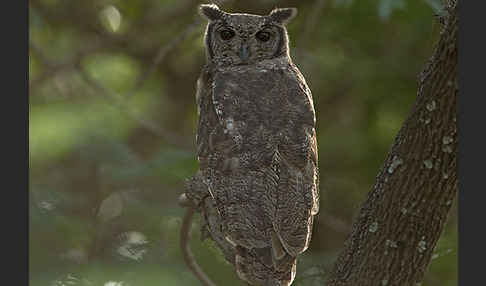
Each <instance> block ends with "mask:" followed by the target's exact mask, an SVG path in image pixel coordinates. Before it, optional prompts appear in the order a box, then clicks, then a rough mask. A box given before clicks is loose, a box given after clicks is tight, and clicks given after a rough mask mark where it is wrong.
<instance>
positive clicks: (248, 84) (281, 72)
mask: <svg viewBox="0 0 486 286" xmlns="http://www.w3.org/2000/svg"><path fill="white" fill-rule="evenodd" d="M199 8H200V9H199V10H200V14H201V15H202V16H203V17H205V18H207V19H208V20H209V23H208V25H207V28H206V34H205V45H206V54H207V64H206V66H205V67H204V69H203V71H202V74H201V76H200V78H199V80H198V84H197V94H196V101H197V105H198V116H199V118H198V127H197V137H196V142H197V153H198V161H199V172H198V175H196V176H195V177H194V178H192V179H191V180H190V181H189V191H188V193H187V196H188V197H189V198H190V199H192V200H193V201H194V202H196V204H197V205H198V206H199V211H200V212H201V213H202V215H203V219H204V225H203V228H204V229H203V232H204V233H206V234H208V235H209V236H211V238H212V239H213V240H215V241H216V243H217V244H218V246H219V247H220V248H221V249H222V251H223V253H224V255H225V257H226V259H227V260H228V261H229V262H231V263H232V264H234V265H235V267H236V272H237V274H238V276H239V277H240V278H241V279H242V280H245V281H246V282H248V283H249V284H251V285H265V286H270V285H290V284H291V283H292V281H293V279H294V277H295V273H296V258H297V256H298V255H299V254H301V253H302V252H304V251H305V250H306V249H307V247H308V246H309V242H310V239H311V233H312V222H313V217H314V215H316V214H317V212H318V210H319V193H318V183H319V182H318V181H319V179H318V177H319V175H318V167H317V142H316V132H315V113H314V106H313V102H312V95H311V91H310V89H309V88H308V86H307V84H306V82H305V79H304V77H303V76H302V74H301V73H300V71H299V70H298V69H297V67H296V66H295V65H294V64H293V63H292V60H291V58H290V55H289V43H288V35H287V30H286V28H285V24H286V23H288V22H289V21H290V20H291V19H292V18H293V17H294V16H295V14H296V9H295V8H284V9H275V10H273V11H271V12H270V14H268V15H265V16H259V15H250V14H234V13H227V12H224V11H222V10H220V9H219V8H218V7H217V6H216V5H214V4H208V5H200V7H199Z"/></svg>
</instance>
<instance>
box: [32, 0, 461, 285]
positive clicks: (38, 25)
mask: <svg viewBox="0 0 486 286" xmlns="http://www.w3.org/2000/svg"><path fill="white" fill-rule="evenodd" d="M316 3H317V2H316V1H274V0H272V1H228V2H227V3H225V4H222V5H221V7H222V8H223V9H227V10H230V11H238V12H243V11H250V12H253V13H259V14H267V13H268V12H269V11H270V10H271V9H273V8H274V7H275V6H279V7H284V6H296V7H297V8H298V9H299V14H298V16H297V17H296V18H295V19H294V20H293V21H292V22H291V23H290V24H289V27H288V28H289V36H290V40H291V55H292V57H293V59H294V61H295V63H296V64H297V65H298V66H299V68H300V69H301V71H302V72H303V73H304V75H305V77H306V79H307V82H308V84H309V86H310V88H311V89H312V92H313V97H314V103H315V109H316V112H317V133H318V142H319V160H320V162H319V166H320V172H321V198H322V199H321V210H322V213H321V215H320V216H319V217H318V219H317V221H316V223H315V231H314V236H313V239H312V244H311V246H310V248H309V250H308V251H307V252H306V253H305V255H304V256H303V257H302V259H300V260H299V262H298V266H297V268H298V271H297V277H296V280H295V283H294V284H295V285H299V286H301V285H302V286H303V285H322V283H323V282H322V281H323V280H324V279H325V277H326V275H327V272H328V271H329V270H330V269H329V268H330V267H331V265H332V263H333V262H334V260H335V259H336V257H337V255H338V253H339V251H340V249H341V248H342V246H343V241H344V239H345V238H346V235H347V234H346V233H344V232H343V231H342V229H339V228H336V227H335V225H333V224H330V223H329V221H328V220H326V219H324V217H323V216H332V219H336V220H338V221H339V222H340V223H341V224H342V225H344V228H345V227H346V226H348V227H349V225H350V224H351V222H352V219H353V218H354V216H355V215H356V212H357V211H358V207H359V205H360V204H361V202H362V201H363V200H364V198H365V196H366V194H367V193H368V191H369V190H370V189H371V186H372V184H373V183H374V180H375V176H376V174H377V172H378V170H379V168H380V167H381V165H382V163H383V160H384V159H385V156H386V153H387V152H388V150H389V148H390V145H391V143H392V142H393V139H394V136H395V135H396V134H397V132H398V130H399V128H400V126H401V124H402V122H403V121H404V119H405V117H406V116H407V114H408V112H409V110H410V108H411V106H412V103H413V101H414V99H415V97H416V92H417V86H418V84H417V75H418V74H419V73H420V72H421V70H422V69H423V67H424V64H425V62H426V61H427V59H428V58H429V56H430V55H431V54H432V50H433V46H434V43H435V42H436V40H437V38H438V34H439V28H440V25H439V24H438V23H437V22H436V20H435V18H434V15H433V14H434V13H438V14H440V11H441V9H442V8H441V7H442V6H441V4H440V2H439V1H436V0H427V1H409V0H375V1H350V0H335V1H325V2H324V3H325V4H324V5H323V8H322V11H318V10H316ZM196 4H197V3H196V2H195V1H168V0H167V1H161V0H136V1H121V0H111V1H102V2H99V1H56V0H36V1H34V0H33V1H29V8H30V9H29V28H30V32H29V36H30V41H31V49H30V51H29V81H30V94H29V165H30V170H29V187H30V189H29V234H30V236H29V251H30V257H29V258H30V259H29V264H30V265H29V266H30V267H29V270H30V274H29V277H30V282H31V285H69V284H70V283H71V284H72V285H107V286H115V285H124V286H126V285H132V286H134V285H147V286H150V285H197V284H198V282H197V280H196V279H195V278H194V277H193V276H192V275H191V273H190V272H189V271H188V269H187V267H186V266H185V265H184V262H183V259H182V257H181V251H180V248H179V230H180V227H181V218H182V215H183V209H182V208H180V207H179V206H178V205H177V197H178V195H179V194H180V193H181V192H182V191H183V188H184V186H183V181H184V179H185V178H187V177H189V176H191V175H192V174H194V173H195V172H196V170H197V160H196V154H195V149H194V147H193V146H194V141H195V138H194V133H195V128H196V120H197V116H196V106H195V100H194V94H195V85H196V79H197V77H198V75H199V72H200V69H201V67H202V65H203V63H204V61H205V56H204V46H203V40H202V35H203V31H204V24H202V23H201V24H196V25H195V27H196V30H197V32H195V33H192V34H191V33H189V34H188V36H187V37H185V38H184V40H183V41H182V42H180V43H178V44H175V45H174V46H173V48H167V52H166V54H165V57H164V58H163V59H162V61H161V62H160V63H159V64H158V65H156V66H155V65H154V61H155V58H156V57H157V55H158V53H159V50H160V48H161V47H169V46H170V45H171V44H170V43H173V41H174V40H175V39H177V38H178V36H179V35H181V33H183V32H184V31H186V30H185V29H186V27H187V26H188V25H191V23H193V22H194V20H195V19H197V16H196V6H195V5H196ZM109 7H112V8H109ZM107 9H108V10H107ZM117 13H119V15H118V16H117ZM316 13H317V14H316ZM110 17H112V18H111V19H110ZM113 17H114V18H113ZM312 19H316V20H315V21H316V22H315V23H314V24H312V23H311V21H313V20H312ZM110 21H112V22H110ZM113 21H114V22H113ZM117 21H119V27H118V28H117V27H116V26H117ZM199 227H200V225H199V220H196V222H195V223H194V225H193V235H192V236H193V237H192V240H191V246H192V248H193V250H194V253H195V255H196V257H197V260H198V262H199V263H200V264H201V265H202V267H203V268H204V270H205V271H206V272H207V273H208V275H209V276H210V277H211V278H212V279H213V280H214V281H215V282H217V284H218V285H229V284H231V285H243V284H242V283H241V282H240V280H239V279H237V277H236V274H235V273H234V270H233V268H232V266H231V265H230V264H228V263H227V262H226V261H225V260H224V259H223V257H222V254H221V252H220V250H219V249H218V248H217V247H216V246H215V245H214V243H212V242H210V241H207V240H206V241H200V238H199ZM436 254H437V255H436V256H434V259H433V261H432V263H431V266H430V269H429V271H428V273H427V276H426V280H425V281H424V283H423V285H424V286H433V285H445V286H452V285H456V283H457V262H456V257H457V222H456V211H454V212H452V213H451V216H450V220H449V222H448V225H447V228H446V231H445V232H444V234H443V235H442V237H441V239H440V241H439V244H438V246H437V248H436Z"/></svg>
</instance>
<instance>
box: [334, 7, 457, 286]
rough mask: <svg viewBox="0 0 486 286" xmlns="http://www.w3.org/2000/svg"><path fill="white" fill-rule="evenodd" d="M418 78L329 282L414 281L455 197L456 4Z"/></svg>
mask: <svg viewBox="0 0 486 286" xmlns="http://www.w3.org/2000/svg"><path fill="white" fill-rule="evenodd" d="M447 11H449V14H448V15H447V16H445V17H446V22H445V23H446V24H445V26H444V28H443V30H442V32H441V37H440V40H439V43H438V44H437V47H436V50H435V52H434V54H433V56H432V57H431V59H430V60H429V63H428V64H427V65H426V67H425V69H424V72H423V73H422V74H421V75H420V81H419V89H418V96H417V100H416V102H415V104H414V106H413V108H412V110H411V112H410V114H409V116H408V118H407V119H406V121H405V123H404V124H403V126H402V128H401V130H400V131H399V133H398V135H397V137H396V138H395V141H394V143H393V145H392V148H391V151H390V152H389V154H388V157H387V159H386V160H385V163H384V165H383V167H382V169H381V171H380V173H379V174H378V176H377V181H376V183H375V185H374V187H373V189H372V190H371V192H370V193H369V194H368V198H367V200H366V201H365V202H364V204H363V205H362V207H361V210H360V213H359V216H358V218H357V219H356V220H355V222H354V224H353V227H352V231H351V235H350V237H349V238H348V240H347V241H346V243H345V249H344V251H343V252H342V253H341V255H340V256H339V258H338V260H337V262H336V264H335V265H334V269H333V271H332V272H331V275H330V277H329V279H328V283H327V285H328V286H336V285H340V286H343V285H362V286H367V285H417V283H420V282H421V281H422V280H423V278H424V274H425V271H426V269H427V267H428V265H429V263H430V260H431V257H432V254H433V250H434V248H435V246H436V243H437V241H438V239H439V237H440V235H441V233H442V231H443V229H444V225H445V222H446V220H447V216H448V214H449V211H450V209H451V206H452V201H453V200H454V199H455V197H456V194H457V170H456V167H457V141H458V140H457V127H456V108H457V92H458V88H457V23H458V16H457V1H451V2H450V3H449V6H448V7H447Z"/></svg>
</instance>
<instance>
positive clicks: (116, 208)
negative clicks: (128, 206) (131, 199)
mask: <svg viewBox="0 0 486 286" xmlns="http://www.w3.org/2000/svg"><path fill="white" fill-rule="evenodd" d="M122 211H123V199H122V197H121V196H120V194H118V193H117V192H115V193H113V194H111V195H110V196H108V197H107V198H106V199H104V200H103V202H102V203H101V205H100V208H99V210H98V219H100V220H101V221H102V222H107V221H109V220H111V219H114V218H116V217H117V216H119V215H121V213H122Z"/></svg>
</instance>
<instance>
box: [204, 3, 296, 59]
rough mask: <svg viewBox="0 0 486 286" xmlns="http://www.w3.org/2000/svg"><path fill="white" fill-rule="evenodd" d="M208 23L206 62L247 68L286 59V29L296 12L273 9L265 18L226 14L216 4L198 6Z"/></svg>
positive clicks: (286, 9) (293, 10) (287, 52)
mask: <svg viewBox="0 0 486 286" xmlns="http://www.w3.org/2000/svg"><path fill="white" fill-rule="evenodd" d="M199 13H200V14H201V16H203V17H204V18H206V19H207V20H208V21H209V23H208V25H207V28H206V34H205V44H206V55H207V58H208V61H210V62H213V63H216V64H218V65H225V66H227V65H249V64H254V63H257V62H259V61H262V60H267V59H273V58H278V57H289V44H288V42H289V41H288V35H287V29H286V28H285V25H286V24H287V23H288V22H289V21H290V20H291V19H292V18H293V17H294V16H295V15H296V14H297V9H296V8H280V9H274V10H272V11H271V12H270V14H268V15H265V16H260V15H251V14H239V13H227V12H224V11H222V10H220V9H219V8H218V6H216V5H215V4H203V5H200V6H199Z"/></svg>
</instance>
